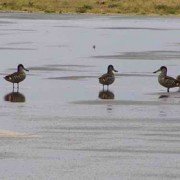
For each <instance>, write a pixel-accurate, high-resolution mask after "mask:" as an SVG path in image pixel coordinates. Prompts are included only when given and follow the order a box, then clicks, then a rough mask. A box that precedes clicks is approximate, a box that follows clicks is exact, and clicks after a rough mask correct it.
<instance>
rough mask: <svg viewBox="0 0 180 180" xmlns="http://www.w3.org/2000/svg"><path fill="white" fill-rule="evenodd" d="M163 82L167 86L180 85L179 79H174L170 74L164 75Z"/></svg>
mask: <svg viewBox="0 0 180 180" xmlns="http://www.w3.org/2000/svg"><path fill="white" fill-rule="evenodd" d="M164 82H165V84H167V85H168V86H172V87H173V86H180V81H179V80H177V79H174V78H173V77H170V76H166V77H165V78H164Z"/></svg>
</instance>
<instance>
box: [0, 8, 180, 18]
mask: <svg viewBox="0 0 180 180" xmlns="http://www.w3.org/2000/svg"><path fill="white" fill-rule="evenodd" d="M1 14H24V15H33V14H34V15H45V16H48V15H50V16H53V15H54V16H57V15H59V16H60V15H63V16H65V15H72V16H119V17H120V16H121V17H147V18H148V17H161V18H163V17H164V18H180V14H178V15H174V14H170V15H167V14H164V15H161V14H144V15H143V14H136V13H126V14H120V13H106V14H105V13H76V12H68V13H46V12H44V11H34V12H28V11H18V10H17V11H16V10H7V11H4V10H0V15H1Z"/></svg>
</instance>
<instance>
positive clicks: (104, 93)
mask: <svg viewBox="0 0 180 180" xmlns="http://www.w3.org/2000/svg"><path fill="white" fill-rule="evenodd" d="M99 98H100V99H114V93H113V92H111V91H109V90H107V91H104V90H102V91H100V92H99Z"/></svg>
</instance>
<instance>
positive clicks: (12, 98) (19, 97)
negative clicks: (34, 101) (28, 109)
mask: <svg viewBox="0 0 180 180" xmlns="http://www.w3.org/2000/svg"><path fill="white" fill-rule="evenodd" d="M4 100H5V101H9V102H22V103H23V102H25V101H26V98H25V96H24V95H23V94H21V93H19V92H11V93H9V94H6V95H5V96H4Z"/></svg>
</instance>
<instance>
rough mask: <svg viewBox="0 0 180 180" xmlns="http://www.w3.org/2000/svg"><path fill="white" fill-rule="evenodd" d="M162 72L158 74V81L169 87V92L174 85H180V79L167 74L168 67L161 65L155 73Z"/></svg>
mask: <svg viewBox="0 0 180 180" xmlns="http://www.w3.org/2000/svg"><path fill="white" fill-rule="evenodd" d="M157 72H160V74H159V76H158V82H159V84H160V85H162V86H163V87H166V88H167V92H169V89H170V88H174V87H180V80H179V79H175V78H173V77H170V76H167V67H166V66H161V67H160V68H159V69H158V70H157V71H154V73H157Z"/></svg>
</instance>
